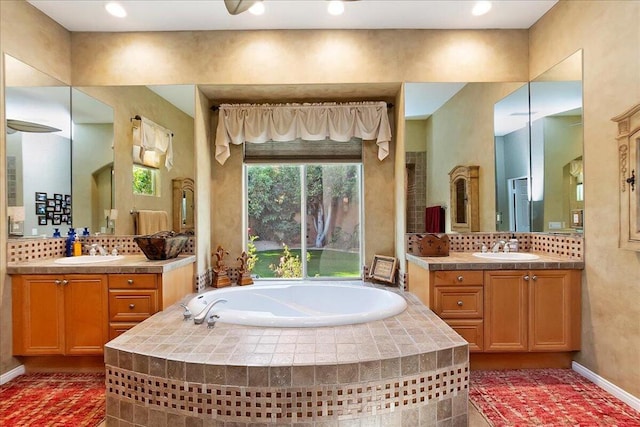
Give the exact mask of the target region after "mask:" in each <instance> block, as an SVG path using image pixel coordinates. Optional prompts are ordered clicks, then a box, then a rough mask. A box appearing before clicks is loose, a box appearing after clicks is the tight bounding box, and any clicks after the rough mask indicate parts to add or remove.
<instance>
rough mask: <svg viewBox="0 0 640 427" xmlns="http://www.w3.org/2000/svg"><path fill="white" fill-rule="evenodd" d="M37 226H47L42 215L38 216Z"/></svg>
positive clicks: (45, 219) (45, 218)
mask: <svg viewBox="0 0 640 427" xmlns="http://www.w3.org/2000/svg"><path fill="white" fill-rule="evenodd" d="M38 225H47V217H46V216H43V215H39V216H38Z"/></svg>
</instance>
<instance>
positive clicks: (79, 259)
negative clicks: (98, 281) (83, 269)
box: [53, 255, 124, 265]
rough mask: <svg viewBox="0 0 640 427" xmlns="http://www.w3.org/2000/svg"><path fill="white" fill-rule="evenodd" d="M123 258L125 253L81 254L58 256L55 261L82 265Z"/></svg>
mask: <svg viewBox="0 0 640 427" xmlns="http://www.w3.org/2000/svg"><path fill="white" fill-rule="evenodd" d="M122 258H124V256H123V255H81V256H72V257H68V258H58V259H56V260H55V261H53V262H55V263H56V264H63V265H82V264H95V263H98V262H109V261H116V260H119V259H122Z"/></svg>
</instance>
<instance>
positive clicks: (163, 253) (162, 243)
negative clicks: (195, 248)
mask: <svg viewBox="0 0 640 427" xmlns="http://www.w3.org/2000/svg"><path fill="white" fill-rule="evenodd" d="M133 240H134V241H135V242H136V243H137V244H138V246H139V247H140V249H141V250H142V252H143V253H144V254H145V255H146V257H147V258H149V259H150V260H154V261H156V260H165V259H171V258H175V257H177V256H178V254H179V253H180V252H182V250H183V249H184V246H185V245H186V244H187V241H188V240H189V236H186V235H184V234H175V233H174V232H173V231H159V232H157V233H155V234H150V235H146V236H137V237H135V238H134V239H133Z"/></svg>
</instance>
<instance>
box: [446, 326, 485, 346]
mask: <svg viewBox="0 0 640 427" xmlns="http://www.w3.org/2000/svg"><path fill="white" fill-rule="evenodd" d="M446 322H447V324H448V325H449V326H451V329H453V330H454V331H456V332H457V333H458V335H460V336H461V337H462V338H464V340H465V341H467V342H468V343H469V351H471V352H478V351H482V350H483V348H484V346H483V343H484V326H483V322H482V320H447V321H446Z"/></svg>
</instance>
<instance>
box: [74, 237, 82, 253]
mask: <svg viewBox="0 0 640 427" xmlns="http://www.w3.org/2000/svg"><path fill="white" fill-rule="evenodd" d="M80 255H82V243H80V240H78V235H76V239H75V240H74V241H73V256H80Z"/></svg>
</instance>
